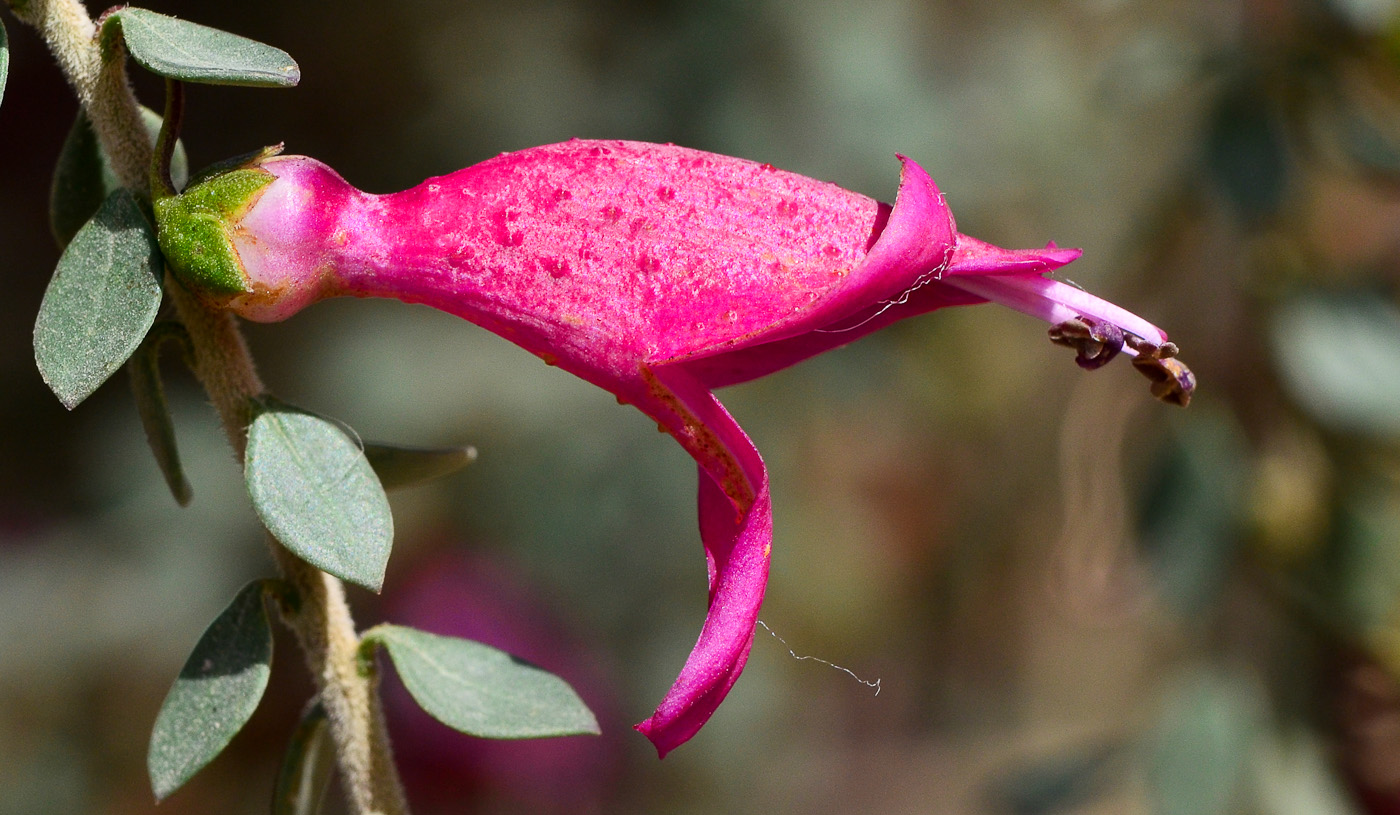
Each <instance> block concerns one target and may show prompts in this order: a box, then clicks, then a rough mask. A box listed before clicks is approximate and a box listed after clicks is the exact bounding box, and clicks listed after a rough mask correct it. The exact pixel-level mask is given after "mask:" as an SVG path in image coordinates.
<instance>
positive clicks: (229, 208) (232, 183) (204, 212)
mask: <svg viewBox="0 0 1400 815" xmlns="http://www.w3.org/2000/svg"><path fill="white" fill-rule="evenodd" d="M274 178H275V176H273V175H272V173H269V172H268V171H266V170H263V169H259V168H243V169H238V170H233V171H231V172H227V173H223V174H221V175H216V176H213V177H212V178H208V179H205V180H204V181H201V182H199V183H198V184H195V185H194V186H192V187H190V188H189V189H187V190H185V191H184V192H182V193H180V194H179V195H172V196H170V197H168V198H162V199H160V200H158V201H156V202H155V204H154V206H155V211H156V237H157V239H158V240H159V241H160V250H161V252H163V253H164V254H165V260H166V262H167V263H169V264H170V268H171V269H172V270H173V271H174V272H175V274H176V276H177V277H179V278H180V281H181V282H182V283H184V284H185V285H186V286H189V287H190V288H191V289H193V290H194V291H195V292H196V293H198V294H203V295H234V294H244V293H246V292H248V291H250V289H249V288H248V278H247V275H246V274H245V272H244V270H243V263H242V262H241V261H240V260H239V259H238V250H237V249H235V248H234V246H233V239H232V236H231V235H230V228H231V226H232V224H233V222H234V221H236V220H238V218H240V217H242V215H243V214H244V213H245V212H247V211H248V208H249V207H251V206H252V205H253V203H254V202H255V201H257V194H258V193H259V192H260V191H261V190H262V189H263V187H266V186H267V185H268V184H270V183H272V181H273V179H274Z"/></svg>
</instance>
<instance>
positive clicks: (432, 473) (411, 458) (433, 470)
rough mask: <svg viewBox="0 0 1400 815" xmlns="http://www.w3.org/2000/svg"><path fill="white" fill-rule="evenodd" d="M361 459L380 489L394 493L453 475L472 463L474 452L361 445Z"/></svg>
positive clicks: (474, 459)
mask: <svg viewBox="0 0 1400 815" xmlns="http://www.w3.org/2000/svg"><path fill="white" fill-rule="evenodd" d="M365 457H366V458H368V459H369V465H370V466H371V467H373V468H374V473H375V475H378V476H379V483H381V484H383V485H384V489H386V490H394V489H398V488H400V487H409V486H412V485H414V484H421V483H422V482H424V481H431V480H433V479H434V478H441V477H442V476H445V475H450V474H452V473H455V472H457V471H458V470H460V469H462V468H463V467H465V466H467V465H468V464H471V463H472V462H473V461H476V448H475V447H470V446H466V447H438V448H425V447H398V446H396V445H392V444H365Z"/></svg>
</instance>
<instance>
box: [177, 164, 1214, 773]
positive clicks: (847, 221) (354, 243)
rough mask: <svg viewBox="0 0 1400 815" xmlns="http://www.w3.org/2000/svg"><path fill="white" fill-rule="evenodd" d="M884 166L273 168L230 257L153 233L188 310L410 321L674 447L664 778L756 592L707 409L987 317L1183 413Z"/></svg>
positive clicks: (751, 457) (702, 711)
mask: <svg viewBox="0 0 1400 815" xmlns="http://www.w3.org/2000/svg"><path fill="white" fill-rule="evenodd" d="M900 160H901V161H902V162H903V173H902V176H901V180H900V186H899V193H898V196H897V198H896V199H895V204H894V206H893V207H890V206H887V205H885V204H881V203H878V202H876V201H873V200H871V199H869V198H866V197H865V196H862V195H859V194H857V193H854V192H850V191H847V190H844V189H841V188H840V187H837V186H835V185H832V184H828V183H824V182H820V181H816V180H813V179H810V178H806V177H803V176H799V175H794V174H792V173H787V172H783V171H781V170H776V169H774V168H773V167H772V166H770V165H766V164H756V163H754V162H750V161H745V160H742V159H736V158H729V157H725V156H718V155H713V154H710V153H702V152H699V151H695V150H689V149H685V148H681V147H675V146H672V145H655V144H641V143H635V142H620V141H609V142H601V141H580V140H574V141H570V142H566V143H563V144H556V145H549V146H545V147H536V148H532V149H529V150H523V151H520V152H518V153H509V154H505V155H501V156H497V157H496V158H494V159H491V160H489V161H485V162H482V163H481V164H478V165H476V166H474V167H469V168H467V169H465V170H461V171H458V172H456V173H453V174H451V175H447V176H442V177H439V178H433V179H429V180H428V181H426V182H424V183H423V184H420V185H419V186H417V187H414V188H413V189H411V190H407V191H405V192H401V193H396V194H392V195H382V196H377V195H368V194H365V193H362V192H360V191H358V190H356V189H354V188H353V187H351V186H350V185H349V184H347V183H346V182H345V181H344V180H342V179H341V178H340V176H338V175H336V173H335V172H334V171H332V170H331V169H330V168H329V167H326V166H325V165H324V164H321V163H320V162H317V161H315V160H314V159H310V158H304V157H298V156H288V157H277V158H268V159H265V160H262V161H261V162H259V163H258V164H257V165H256V166H255V167H254V168H252V169H245V170H240V171H237V173H243V174H244V175H242V176H237V173H235V174H231V175H233V176H237V177H238V178H241V179H242V180H241V181H238V182H237V183H235V182H232V181H230V182H227V184H228V188H229V189H232V190H233V192H231V193H221V192H219V191H218V190H212V191H209V192H206V193H203V194H202V195H203V196H204V199H205V200H206V201H212V202H213V203H212V204H210V205H209V206H206V208H205V210H200V212H207V211H212V210H217V217H216V220H217V221H218V223H219V224H221V225H222V229H223V232H222V235H224V236H226V238H227V248H228V249H229V250H230V251H229V252H227V253H224V255H223V256H219V257H215V258H214V260H212V261H211V260H210V257H209V256H208V255H207V253H203V250H199V251H198V252H194V253H191V251H190V250H189V248H188V247H187V246H184V245H183V244H182V231H181V225H180V222H179V221H178V219H173V218H170V217H168V216H166V215H165V214H164V213H162V216H161V217H162V224H161V226H162V229H161V239H162V247H163V248H164V249H165V250H166V254H167V257H168V258H169V259H170V260H171V262H172V265H174V266H175V267H176V269H177V271H179V272H180V273H181V274H182V277H183V278H184V279H185V280H186V281H187V282H188V283H189V284H190V285H191V286H192V287H193V288H195V289H196V290H198V291H201V292H202V293H203V294H205V296H207V297H209V298H210V299H212V300H214V301H216V302H218V303H220V304H222V305H225V306H227V307H228V308H231V309H233V310H235V311H236V312H238V313H239V314H242V315H244V316H246V317H248V318H251V319H254V320H280V319H283V318H285V317H288V316H290V315H291V314H292V313H294V312H296V311H297V310H299V309H301V308H302V307H304V306H306V305H308V304H310V303H311V302H314V301H316V300H319V299H322V298H325V297H333V296H337V295H354V296H358V297H394V298H397V299H399V300H403V301H407V302H411V303H426V304H427V305H430V306H433V307H435V308H439V309H442V310H444V311H448V312H451V313H453V314H456V315H459V316H461V317H463V318H465V319H467V320H470V321H472V322H474V323H476V324H478V325H481V326H483V327H485V328H487V329H489V330H491V331H493V332H495V333H497V334H499V335H501V336H503V337H505V338H506V339H509V340H510V341H512V342H514V343H517V344H518V345H521V346H523V347H524V348H526V349H528V350H530V351H532V352H534V353H535V354H538V355H539V356H540V357H542V358H543V359H544V360H545V361H546V362H548V363H550V364H552V365H558V366H559V367H561V368H563V369H564V370H567V371H569V372H571V373H573V374H576V375H577V376H580V377H582V378H584V379H586V380H588V381H589V382H592V383H594V384H596V385H598V386H599V387H602V388H605V389H607V390H609V391H611V392H613V393H614V394H616V395H617V397H618V400H619V401H621V402H625V403H630V404H632V405H635V406H636V407H637V408H638V409H640V410H641V411H642V412H643V413H645V414H646V415H647V416H649V417H651V418H652V419H654V420H655V421H656V422H657V423H658V424H659V425H660V426H661V428H662V429H663V430H665V431H666V432H668V433H670V434H671V435H672V436H674V437H675V438H676V440H677V441H679V442H680V443H681V446H682V447H684V448H685V449H686V451H687V452H689V453H690V455H691V456H692V457H694V459H695V461H696V463H697V464H698V465H699V470H700V495H699V514H700V534H701V539H702V541H703V544H704V549H705V555H706V560H707V563H708V568H709V581H710V603H709V613H708V615H707V617H706V619H705V624H704V627H703V628H702V629H701V632H700V637H699V641H698V642H697V643H696V645H695V648H694V650H693V651H692V652H691V654H690V657H689V659H687V661H686V663H685V667H684V668H683V669H682V670H681V673H680V676H679V677H678V678H677V680H676V682H675V684H674V685H673V686H672V688H671V690H670V692H669V693H667V694H666V697H665V698H664V699H663V700H662V702H661V704H660V705H659V706H658V707H657V709H656V712H655V713H654V714H652V716H651V717H650V718H648V719H647V720H646V721H644V722H642V723H641V724H639V725H637V729H638V730H640V731H641V732H642V733H643V734H645V735H646V736H647V737H648V738H649V739H651V741H652V742H653V743H654V744H655V745H656V748H657V751H658V752H659V753H660V754H661V755H662V756H664V755H665V754H666V753H667V752H668V751H670V750H672V749H673V748H675V747H676V746H678V745H680V744H682V743H683V742H685V741H686V740H687V739H689V738H690V737H691V736H693V735H694V734H695V733H696V731H698V730H699V729H700V727H701V726H702V725H704V723H705V721H706V720H708V719H709V717H710V715H711V714H712V713H713V712H714V711H715V709H716V707H718V705H719V703H720V702H721V701H722V700H723V699H724V697H725V695H726V694H727V693H728V692H729V689H730V687H731V686H732V685H733V684H734V682H735V680H736V679H738V677H739V674H740V672H741V671H742V670H743V667H744V662H745V660H746V659H747V658H748V654H749V648H750V647H751V645H752V643H753V636H754V625H755V621H756V620H757V617H758V610H759V605H760V603H761V602H762V599H763V592H764V587H765V585H766V583H767V578H768V564H769V557H770V549H771V541H772V512H771V506H770V502H769V492H768V475H767V472H766V471H765V469H764V465H763V460H762V458H761V457H760V456H759V454H758V451H757V450H756V449H755V448H754V445H753V443H752V442H751V441H750V440H749V438H748V436H746V435H745V434H744V431H743V430H742V429H741V428H740V427H739V426H738V424H736V423H735V421H734V420H733V419H732V418H731V417H730V415H729V413H728V412H727V411H726V410H725V409H724V406H723V405H721V404H720V402H719V400H717V399H716V398H715V396H714V394H713V393H712V392H711V391H712V390H713V389H714V388H717V387H721V386H724V385H731V384H735V383H738V382H744V381H747V380H750V379H754V378H756V377H759V376H763V375H764V374H768V373H771V372H773V371H776V370H779V369H781V368H784V367H786V366H788V365H791V364H793V363H795V362H799V361H801V360H803V359H806V358H807V357H810V356H813V355H815V354H819V353H821V352H823V351H827V350H830V349H832V348H836V347H839V346H841V345H845V344H846V343H849V342H851V341H852V340H855V339H857V338H859V337H861V336H864V335H865V334H868V333H870V332H871V331H875V330H877V329H879V328H881V327H883V326H885V325H888V324H889V323H892V322H894V321H896V320H901V319H904V318H906V317H911V316H914V315H916V314H922V313H924V312H928V311H933V310H934V309H938V308H942V307H944V306H953V305H967V304H973V303H982V302H986V301H988V300H991V301H995V302H999V303H1002V304H1004V305H1007V306H1010V307H1011V308H1014V309H1017V310H1018V311H1023V312H1025V313H1027V314H1030V315H1032V316H1035V317H1039V318H1041V319H1043V320H1046V321H1048V322H1050V323H1052V324H1054V326H1055V327H1054V328H1053V329H1052V331H1051V337H1052V339H1053V340H1055V341H1056V342H1059V343H1062V344H1066V345H1070V346H1072V347H1074V348H1075V349H1076V350H1077V351H1078V357H1079V361H1080V363H1081V365H1084V366H1085V367H1097V366H1098V365H1101V364H1103V363H1105V362H1107V361H1108V360H1109V359H1111V358H1112V357H1113V356H1114V355H1116V354H1117V353H1119V352H1120V351H1122V352H1123V353H1126V354H1128V355H1130V356H1133V357H1135V360H1134V362H1135V364H1137V365H1138V366H1139V367H1140V368H1141V369H1142V370H1143V371H1144V372H1145V373H1147V374H1149V376H1151V377H1152V378H1153V379H1154V392H1157V393H1158V395H1159V396H1162V397H1163V398H1165V399H1168V400H1169V401H1176V402H1178V403H1181V404H1184V403H1185V402H1186V400H1187V399H1189V396H1190V392H1191V389H1192V388H1193V387H1194V380H1193V379H1192V378H1191V375H1190V372H1189V371H1188V370H1187V369H1186V368H1185V367H1184V366H1182V365H1181V364H1180V363H1178V362H1177V361H1176V360H1175V359H1172V357H1173V356H1174V354H1175V346H1172V345H1171V344H1170V343H1167V342H1166V334H1165V333H1163V332H1162V331H1161V330H1160V329H1158V328H1157V327H1156V326H1153V325H1152V324H1151V323H1148V322H1147V321H1146V320H1143V319H1142V318H1140V317H1137V316H1136V315H1133V314H1131V313H1129V312H1127V311H1125V310H1123V309H1121V308H1119V307H1117V306H1115V305H1112V304H1111V303H1107V302H1104V301H1103V300H1100V299H1098V298H1097V297H1094V296H1093V295H1090V294H1088V293H1087V292H1084V291H1082V290H1080V289H1078V288H1075V287H1073V286H1070V285H1068V284H1065V283H1061V282H1058V281H1055V280H1050V279H1047V278H1045V277H1044V276H1043V275H1044V274H1045V273H1046V272H1049V271H1052V270H1054V269H1057V268H1059V267H1060V266H1063V265H1064V264H1066V263H1069V262H1070V261H1073V260H1074V259H1076V258H1078V257H1079V255H1080V252H1079V250H1077V249H1059V248H1057V247H1055V245H1054V244H1050V245H1049V246H1047V247H1046V248H1044V249H1035V250H1023V251H1011V250H1005V249H999V248H997V247H995V246H991V245H990V244H986V243H983V242H981V241H978V240H976V239H974V238H969V237H967V236H965V235H960V234H958V232H957V230H956V228H955V226H954V224H953V217H952V214H951V212H950V211H949V209H948V206H947V204H946V203H945V202H944V200H943V196H942V194H941V193H940V192H939V191H938V188H937V187H936V186H935V185H934V183H933V181H932V180H930V179H929V177H928V175H927V174H925V172H924V171H923V169H922V168H920V167H919V165H917V164H915V163H914V162H913V161H910V160H908V159H905V158H902V157H901V159H900ZM249 174H252V175H249ZM223 178H225V179H227V178H230V176H225V177H223ZM221 183H225V182H222V181H221V180H220V179H219V178H215V179H214V180H213V181H211V182H209V184H211V185H218V184H221ZM193 192H194V197H195V198H198V197H199V196H200V195H201V193H200V192H199V190H198V188H196V189H195V190H193ZM182 198H186V199H190V198H191V193H190V192H187V193H186V194H185V195H184V196H182ZM169 200H172V201H177V200H179V199H169ZM164 203H165V202H161V204H164ZM211 208H212V210H211ZM189 231H191V232H193V231H197V230H189ZM216 254H217V253H216Z"/></svg>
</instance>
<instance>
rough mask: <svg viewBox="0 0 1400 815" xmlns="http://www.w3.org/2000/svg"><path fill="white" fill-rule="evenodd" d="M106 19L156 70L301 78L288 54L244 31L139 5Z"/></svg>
mask: <svg viewBox="0 0 1400 815" xmlns="http://www.w3.org/2000/svg"><path fill="white" fill-rule="evenodd" d="M107 19H108V21H109V22H108V23H107V24H108V25H112V24H113V21H115V22H117V23H119V24H120V25H121V30H122V37H123V39H125V40H126V47H127V50H128V51H129V52H130V53H131V56H132V58H133V59H135V60H136V61H137V62H138V63H140V64H141V66H142V67H143V68H145V69H146V70H148V71H150V72H152V73H155V74H159V75H161V76H166V77H170V78H171V79H179V80H182V81H185V82H203V83H206V84H211V85H252V86H255V87H264V88H285V87H290V86H292V85H295V84H297V83H298V82H300V81H301V69H300V68H298V67H297V64H296V62H295V61H294V60H293V59H292V58H291V55H289V54H288V53H287V52H286V51H283V50H281V49H280V48H273V47H272V46H270V45H264V44H262V43H260V42H257V41H256V40H250V39H248V38H247V37H240V36H238V35H237V34H230V33H228V32H227V31H220V30H219V29H217V28H210V27H209V26H204V25H199V24H198V23H191V22H187V21H185V20H178V19H176V18H174V17H167V16H165V15H164V14H157V13H155V12H154V11H147V10H146V9H139V8H127V9H123V10H121V11H119V12H117V13H115V14H112V15H110V16H109V17H108V18H107Z"/></svg>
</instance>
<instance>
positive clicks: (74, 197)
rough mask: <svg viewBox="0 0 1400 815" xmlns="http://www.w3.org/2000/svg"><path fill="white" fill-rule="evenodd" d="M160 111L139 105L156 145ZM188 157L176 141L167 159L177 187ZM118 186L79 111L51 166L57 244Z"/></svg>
mask: <svg viewBox="0 0 1400 815" xmlns="http://www.w3.org/2000/svg"><path fill="white" fill-rule="evenodd" d="M160 121H161V120H160V114H159V113H156V112H155V111H154V110H151V109H150V108H147V107H143V108H141V123H142V124H143V125H145V126H146V134H147V135H148V136H149V137H150V140H151V143H152V144H155V140H156V134H158V133H159V132H160ZM189 174H190V165H189V159H188V158H186V156H185V145H184V143H183V142H179V141H177V142H175V155H174V156H172V157H171V159H170V177H171V179H172V180H173V181H174V183H175V186H176V187H177V188H183V187H184V185H185V182H186V181H187V180H188V179H189ZM120 187H121V182H120V181H119V180H117V174H116V171H114V170H113V169H112V162H111V161H110V160H109V159H108V158H107V154H106V153H104V152H102V149H101V148H100V147H98V145H97V134H96V133H94V132H93V130H92V123H91V122H90V121H89V120H88V117H87V114H86V113H84V112H83V111H82V109H79V110H78V118H77V120H75V121H74V122H73V127H72V129H70V130H69V131H68V137H67V138H66V139H64V140H63V148H62V149H61V150H60V151H59V153H58V164H57V165H55V166H54V170H53V182H52V184H51V186H50V188H49V227H50V228H51V229H52V230H53V235H54V238H56V239H57V240H58V245H59V246H60V247H62V246H67V245H68V242H69V241H71V240H73V236H74V235H76V234H77V233H78V230H79V229H81V228H82V226H83V224H85V223H87V222H88V220H89V219H91V218H92V216H93V214H94V213H95V212H97V210H98V208H99V207H101V206H102V202H103V201H106V200H107V198H108V196H110V195H111V194H112V193H114V192H116V191H117V190H118V189H119V188H120Z"/></svg>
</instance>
